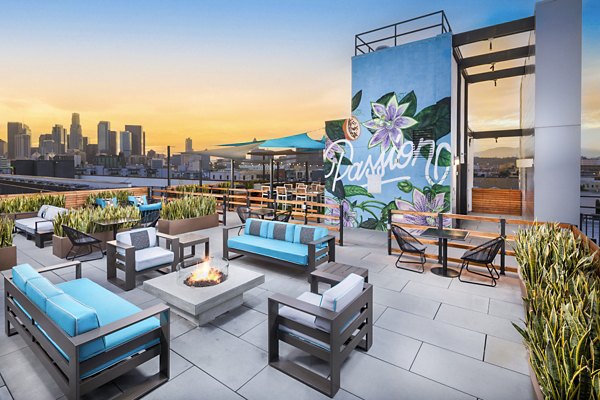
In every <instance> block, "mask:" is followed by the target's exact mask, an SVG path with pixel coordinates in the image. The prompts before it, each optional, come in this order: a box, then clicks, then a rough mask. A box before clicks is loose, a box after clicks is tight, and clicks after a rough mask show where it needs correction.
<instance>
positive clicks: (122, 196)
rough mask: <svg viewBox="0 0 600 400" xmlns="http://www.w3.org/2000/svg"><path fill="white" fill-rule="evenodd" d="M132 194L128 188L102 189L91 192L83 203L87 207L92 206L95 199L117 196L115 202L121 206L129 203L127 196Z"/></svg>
mask: <svg viewBox="0 0 600 400" xmlns="http://www.w3.org/2000/svg"><path fill="white" fill-rule="evenodd" d="M131 195H133V193H131V192H130V191H129V190H104V191H102V192H97V193H92V194H90V195H89V196H88V197H87V198H86V199H85V205H86V206H87V207H91V206H94V205H95V204H96V199H98V198H100V199H112V198H114V197H116V198H117V202H118V203H119V205H121V206H127V205H129V202H128V201H127V197H128V196H131Z"/></svg>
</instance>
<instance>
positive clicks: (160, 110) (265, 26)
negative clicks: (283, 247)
mask: <svg viewBox="0 0 600 400" xmlns="http://www.w3.org/2000/svg"><path fill="white" fill-rule="evenodd" d="M1 1H2V5H1V6H2V10H3V12H2V15H1V16H0V35H1V36H2V37H3V40H2V41H0V52H2V54H3V55H4V57H3V59H4V61H3V63H0V74H2V76H4V77H8V78H9V79H5V80H3V82H0V138H2V137H5V135H6V122H7V121H9V120H10V121H13V120H17V121H18V120H20V121H24V122H26V123H28V124H29V125H30V127H31V128H32V130H33V133H34V136H36V135H38V134H41V133H45V132H47V131H48V130H49V129H50V127H51V126H52V125H53V124H54V123H62V124H64V125H68V123H69V118H70V113H71V112H80V113H81V118H82V124H83V129H84V134H86V135H90V136H91V138H92V142H93V141H95V132H96V124H97V122H98V121H100V120H109V121H111V123H112V124H113V129H117V130H118V129H121V128H122V126H123V125H124V124H127V123H139V124H143V125H144V126H145V128H146V131H147V134H148V142H149V144H150V146H154V147H157V148H158V149H160V148H161V147H164V146H165V145H166V144H173V142H175V143H176V144H177V146H179V147H183V140H184V138H185V137H188V136H191V137H192V138H193V139H194V142H195V144H197V145H196V146H195V147H196V148H199V147H206V146H210V145H211V144H216V143H219V142H221V141H222V138H223V136H224V135H227V136H228V137H230V138H232V139H242V140H243V139H248V138H252V137H256V136H258V137H274V136H280V135H284V134H291V133H297V132H301V131H307V130H312V129H316V128H319V127H321V126H323V121H324V120H327V119H334V118H339V117H345V116H347V114H348V112H349V98H350V87H351V82H350V78H351V76H350V65H351V64H350V58H351V56H352V55H353V54H354V35H355V34H356V33H359V32H362V31H365V30H370V29H373V28H377V27H380V26H383V25H387V24H390V23H394V22H398V21H400V20H403V19H406V18H411V17H414V16H418V15H422V14H426V13H429V12H432V11H437V10H441V9H444V10H445V11H446V13H447V15H448V19H449V21H450V23H451V25H452V28H453V31H454V32H462V31H466V30H470V29H475V28H479V27H483V26H486V25H491V24H496V23H500V22H505V21H509V20H512V19H517V18H522V17H526V16H530V15H532V14H533V10H534V1H533V0H504V1H492V0H456V1H449V0H446V1H442V0H431V1H419V2H415V1H406V0H393V1H389V0H380V1H377V2H374V1H366V0H345V1H342V0H328V1H324V0H287V1H283V0H279V1H277V0H257V1H254V0H253V1H248V0H245V1H244V0H232V1H217V0H213V1H177V0H176V1H148V0H146V1H139V0H135V1H131V0H128V1H54V2H50V1H7V0H1ZM599 3H600V1H597V0H595V1H592V0H584V32H583V34H584V62H585V65H584V74H587V75H586V76H585V77H584V79H587V81H585V82H584V88H587V90H588V93H587V97H591V98H594V97H598V96H599V95H598V94H597V93H598V92H599V91H600V88H599V87H598V86H599V84H600V80H599V79H597V78H595V75H596V74H595V73H594V70H598V68H600V56H599V53H600V52H599V49H600V45H599V43H598V38H599V37H600V27H599V26H598V21H599V20H600V5H599ZM597 67H598V68H597ZM594 88H595V89H594ZM594 92H595V93H596V94H594ZM590 93H591V94H590ZM585 96H586V93H584V98H585ZM586 101H587V103H586V104H587V105H586V104H584V107H587V109H584V111H587V112H588V113H587V114H585V115H591V116H592V117H590V118H591V119H590V121H589V122H588V121H584V124H587V125H585V126H584V147H586V148H597V150H598V152H600V140H596V139H595V137H594V136H595V134H598V132H599V130H600V114H599V113H597V112H595V111H597V106H598V105H600V100H598V101H593V100H586ZM590 108H591V110H590ZM499 118H501V116H500V117H499ZM474 119H475V120H477V116H476V115H475V116H474ZM34 142H35V140H34Z"/></svg>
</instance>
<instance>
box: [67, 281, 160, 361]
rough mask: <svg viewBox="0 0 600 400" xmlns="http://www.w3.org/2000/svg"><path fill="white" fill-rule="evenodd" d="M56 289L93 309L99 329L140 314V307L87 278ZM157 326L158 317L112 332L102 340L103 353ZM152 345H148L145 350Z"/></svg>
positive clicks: (158, 324) (69, 282)
mask: <svg viewBox="0 0 600 400" xmlns="http://www.w3.org/2000/svg"><path fill="white" fill-rule="evenodd" d="M58 286H59V287H60V288H61V289H62V290H63V291H64V292H65V293H66V294H68V295H70V296H72V297H73V298H75V299H76V300H78V301H80V302H81V303H83V304H85V305H87V306H88V307H91V308H93V309H94V310H96V313H97V315H98V322H99V324H100V326H106V325H108V324H110V323H112V322H115V321H118V320H120V319H122V318H125V317H129V316H130V315H133V314H135V313H137V312H139V311H141V309H140V308H139V307H137V306H135V305H133V304H131V303H130V302H128V301H127V300H125V299H123V298H121V297H119V296H118V295H116V294H114V293H113V292H111V291H109V290H108V289H105V288H103V287H102V286H100V285H98V284H96V283H94V282H92V281H90V280H89V279H85V278H84V279H76V280H74V281H68V282H64V283H60V284H59V285H58ZM159 326H160V323H159V321H158V319H157V318H148V319H146V320H144V321H140V322H138V323H136V324H133V325H131V326H128V327H127V328H124V329H121V330H119V331H117V332H115V333H111V334H110V335H107V336H105V337H104V344H105V345H106V350H110V349H112V348H114V347H116V346H118V345H120V344H123V343H125V342H127V341H129V340H131V339H133V338H135V337H137V336H139V335H141V334H143V333H146V332H149V331H151V330H153V329H155V328H158V327H159ZM155 343H156V342H154V343H149V344H148V346H147V347H150V346H152V345H154V344H155ZM138 351H139V350H138Z"/></svg>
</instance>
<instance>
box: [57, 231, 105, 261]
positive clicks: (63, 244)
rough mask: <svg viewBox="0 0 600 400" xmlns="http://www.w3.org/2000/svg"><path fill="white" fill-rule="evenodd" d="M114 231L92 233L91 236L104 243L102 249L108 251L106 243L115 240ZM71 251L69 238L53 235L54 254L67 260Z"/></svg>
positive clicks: (101, 245) (101, 244)
mask: <svg viewBox="0 0 600 400" xmlns="http://www.w3.org/2000/svg"><path fill="white" fill-rule="evenodd" d="M112 235H113V234H112V231H108V232H98V233H92V234H91V235H90V236H93V237H95V238H96V239H99V240H101V241H102V243H100V247H101V248H102V250H106V242H108V241H109V240H113V236H112ZM70 250H71V241H70V240H69V238H68V237H63V236H56V235H52V254H54V255H55V256H56V257H58V258H66V257H67V254H69V251H70Z"/></svg>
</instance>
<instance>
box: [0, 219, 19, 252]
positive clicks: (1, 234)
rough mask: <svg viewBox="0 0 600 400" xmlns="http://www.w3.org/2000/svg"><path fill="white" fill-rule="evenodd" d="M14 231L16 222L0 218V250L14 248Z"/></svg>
mask: <svg viewBox="0 0 600 400" xmlns="http://www.w3.org/2000/svg"><path fill="white" fill-rule="evenodd" d="M14 230H15V221H13V220H12V219H10V218H5V217H2V218H0V248H2V247H10V246H12V244H13V231H14Z"/></svg>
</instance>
